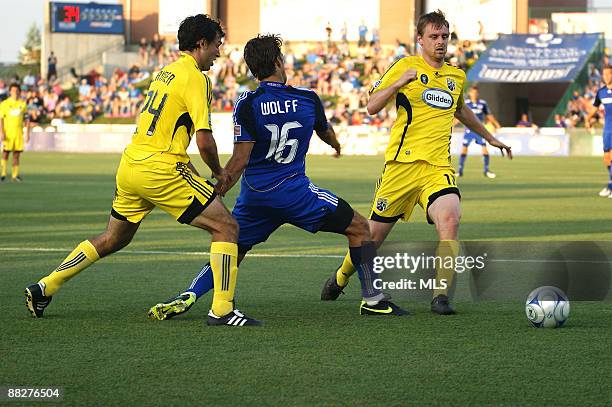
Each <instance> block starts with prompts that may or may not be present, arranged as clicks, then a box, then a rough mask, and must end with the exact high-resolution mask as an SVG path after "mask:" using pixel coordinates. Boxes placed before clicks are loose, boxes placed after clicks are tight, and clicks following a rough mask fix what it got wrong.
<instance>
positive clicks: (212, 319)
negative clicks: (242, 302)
mask: <svg viewBox="0 0 612 407" xmlns="http://www.w3.org/2000/svg"><path fill="white" fill-rule="evenodd" d="M206 324H207V325H212V326H219V325H230V326H260V325H263V321H258V320H256V319H253V318H250V317H247V316H246V315H244V314H243V313H242V312H240V311H238V310H237V309H234V310H233V311H232V312H230V313H229V314H227V315H225V316H223V317H218V316H216V315H215V314H213V312H212V310H210V311H208V321H206Z"/></svg>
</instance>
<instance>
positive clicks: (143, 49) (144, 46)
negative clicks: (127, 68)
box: [138, 37, 149, 66]
mask: <svg viewBox="0 0 612 407" xmlns="http://www.w3.org/2000/svg"><path fill="white" fill-rule="evenodd" d="M138 57H139V58H140V65H141V66H148V65H149V43H148V42H147V39H146V38H145V37H142V38H141V39H140V42H139V43H138Z"/></svg>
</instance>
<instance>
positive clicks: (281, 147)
mask: <svg viewBox="0 0 612 407" xmlns="http://www.w3.org/2000/svg"><path fill="white" fill-rule="evenodd" d="M300 127H302V125H301V124H300V123H299V122H287V123H285V124H283V127H281V129H280V131H279V129H278V126H277V125H276V124H266V129H268V130H270V133H272V137H270V148H269V149H268V154H266V160H269V159H274V161H276V162H277V163H279V164H289V163H291V162H292V161H293V160H295V155H296V154H297V149H298V143H299V141H298V140H296V139H290V138H289V130H291V129H298V128H300ZM286 146H289V148H290V150H289V154H287V156H286V157H283V152H284V151H285V147H286Z"/></svg>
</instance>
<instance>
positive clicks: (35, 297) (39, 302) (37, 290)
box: [25, 283, 52, 318]
mask: <svg viewBox="0 0 612 407" xmlns="http://www.w3.org/2000/svg"><path fill="white" fill-rule="evenodd" d="M25 298H26V306H27V307H28V311H30V314H32V316H33V317H34V318H42V316H43V312H45V308H47V306H48V305H49V303H50V302H51V299H52V297H45V296H44V295H43V292H42V288H41V286H40V284H38V283H36V284H32V285H31V286H29V287H28V288H26V289H25Z"/></svg>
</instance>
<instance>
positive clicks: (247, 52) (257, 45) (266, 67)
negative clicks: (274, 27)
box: [244, 35, 283, 80]
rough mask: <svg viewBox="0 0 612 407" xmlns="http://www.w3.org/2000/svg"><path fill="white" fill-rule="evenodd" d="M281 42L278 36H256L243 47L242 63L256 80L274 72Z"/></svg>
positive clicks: (279, 55)
mask: <svg viewBox="0 0 612 407" xmlns="http://www.w3.org/2000/svg"><path fill="white" fill-rule="evenodd" d="M282 46H283V40H282V39H281V37H279V36H278V35H258V36H257V37H255V38H251V39H250V40H249V42H247V43H246V45H245V46H244V61H245V62H246V64H247V66H248V67H249V69H250V71H251V73H252V74H253V75H254V76H255V77H256V78H257V79H260V80H261V79H264V78H267V77H268V76H271V75H273V74H274V72H275V71H276V65H275V64H276V61H277V60H278V58H280V57H281V47H282Z"/></svg>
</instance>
